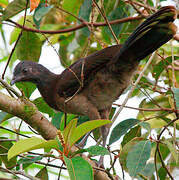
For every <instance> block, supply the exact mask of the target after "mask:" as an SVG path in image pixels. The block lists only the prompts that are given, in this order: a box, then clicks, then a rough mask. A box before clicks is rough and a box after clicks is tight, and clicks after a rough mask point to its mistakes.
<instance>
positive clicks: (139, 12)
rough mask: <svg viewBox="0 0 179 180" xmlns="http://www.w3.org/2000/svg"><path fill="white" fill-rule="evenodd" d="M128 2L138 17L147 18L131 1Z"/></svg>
mask: <svg viewBox="0 0 179 180" xmlns="http://www.w3.org/2000/svg"><path fill="white" fill-rule="evenodd" d="M128 2H129V4H130V5H131V6H132V7H133V8H134V9H135V10H136V11H137V12H138V14H140V15H141V16H142V17H144V18H146V17H147V16H146V15H145V14H143V13H142V12H141V11H140V10H139V9H138V8H137V7H136V6H135V4H134V3H133V2H132V1H131V0H129V1H128Z"/></svg>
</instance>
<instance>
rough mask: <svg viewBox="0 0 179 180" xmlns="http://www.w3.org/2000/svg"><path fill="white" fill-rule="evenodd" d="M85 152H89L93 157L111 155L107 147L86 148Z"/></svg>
mask: <svg viewBox="0 0 179 180" xmlns="http://www.w3.org/2000/svg"><path fill="white" fill-rule="evenodd" d="M85 151H86V152H89V154H90V155H91V156H99V155H101V156H104V155H109V151H108V150H107V149H106V148H105V147H102V146H97V145H95V146H91V147H89V148H86V149H85Z"/></svg>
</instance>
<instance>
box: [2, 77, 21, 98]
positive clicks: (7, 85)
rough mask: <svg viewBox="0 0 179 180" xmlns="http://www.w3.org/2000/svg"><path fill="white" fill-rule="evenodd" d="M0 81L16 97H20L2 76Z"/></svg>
mask: <svg viewBox="0 0 179 180" xmlns="http://www.w3.org/2000/svg"><path fill="white" fill-rule="evenodd" d="M0 83H1V84H2V85H3V86H4V87H5V88H6V89H7V90H9V91H11V92H12V93H14V94H15V95H16V96H17V97H18V98H20V97H21V95H20V94H19V93H18V92H17V91H16V90H15V89H14V88H13V87H12V86H9V84H8V83H7V82H5V81H4V80H3V79H2V78H0Z"/></svg>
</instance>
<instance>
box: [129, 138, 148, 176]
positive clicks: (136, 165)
mask: <svg viewBox="0 0 179 180" xmlns="http://www.w3.org/2000/svg"><path fill="white" fill-rule="evenodd" d="M150 153H151V142H150V141H148V140H147V141H141V142H139V143H137V144H136V145H134V146H133V148H132V150H131V151H130V152H129V153H128V156H127V168H128V170H129V174H130V175H131V176H132V177H135V176H136V175H137V174H138V173H140V172H141V170H142V169H143V168H144V167H145V165H146V162H147V160H148V159H149V157H150Z"/></svg>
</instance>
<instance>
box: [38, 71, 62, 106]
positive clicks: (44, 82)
mask: <svg viewBox="0 0 179 180" xmlns="http://www.w3.org/2000/svg"><path fill="white" fill-rule="evenodd" d="M58 77H59V75H56V74H54V73H52V72H50V71H47V72H45V73H42V74H41V75H40V76H39V79H38V83H37V88H38V90H39V91H40V94H41V95H42V97H43V98H44V100H45V101H46V103H47V104H48V105H49V106H50V107H52V108H54V109H56V105H55V104H56V103H55V102H54V96H55V94H56V83H57V80H58Z"/></svg>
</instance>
